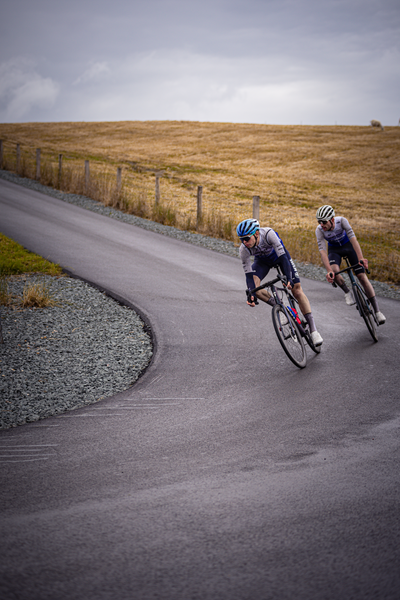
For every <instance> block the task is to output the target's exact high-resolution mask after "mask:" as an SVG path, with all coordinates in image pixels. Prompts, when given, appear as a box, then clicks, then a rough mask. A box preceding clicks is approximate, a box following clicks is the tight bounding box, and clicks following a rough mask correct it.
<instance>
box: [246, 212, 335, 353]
mask: <svg viewBox="0 0 400 600" xmlns="http://www.w3.org/2000/svg"><path fill="white" fill-rule="evenodd" d="M236 233H237V235H238V237H239V238H240V241H241V242H242V243H241V245H240V248H239V256H240V258H241V260H242V264H243V269H244V272H245V276H246V283H247V289H249V290H252V289H254V288H255V287H258V286H259V285H260V282H261V280H262V279H264V277H266V276H267V274H268V272H269V270H270V269H271V267H275V268H276V267H277V266H278V265H279V267H280V268H281V270H282V272H283V274H284V275H285V277H286V279H287V286H288V288H289V289H292V290H293V295H294V297H295V298H296V300H297V301H298V303H299V306H300V310H301V312H302V313H303V315H304V318H305V319H306V321H307V323H308V324H309V326H310V333H311V338H312V341H313V344H314V345H315V346H320V345H321V344H322V342H323V339H322V336H321V335H320V334H319V333H318V331H317V328H316V326H315V322H314V318H313V315H312V312H311V306H310V302H309V300H308V298H307V296H306V295H305V293H304V292H303V289H302V287H301V284H300V277H299V274H298V272H297V269H296V265H295V264H294V262H293V260H292V258H291V257H290V254H289V252H288V251H287V249H286V248H285V246H284V245H283V242H282V240H281V239H280V237H279V235H278V234H277V233H276V231H274V230H273V229H271V227H260V224H259V222H258V221H257V219H245V220H244V221H241V222H240V223H239V225H238V226H237V228H236ZM257 298H259V299H260V300H262V301H263V302H266V303H267V304H270V305H271V306H273V304H274V303H275V300H274V299H273V298H272V297H271V294H270V293H269V292H267V290H260V291H259V292H257ZM247 304H248V305H249V306H255V303H254V301H252V302H247Z"/></svg>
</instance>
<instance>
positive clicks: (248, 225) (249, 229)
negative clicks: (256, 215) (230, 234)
mask: <svg viewBox="0 0 400 600" xmlns="http://www.w3.org/2000/svg"><path fill="white" fill-rule="evenodd" d="M259 229H260V223H259V222H258V221H257V219H245V220H244V221H241V223H239V225H238V226H237V227H236V233H237V234H238V236H239V237H240V238H242V237H247V236H248V235H254V234H255V232H256V231H258V230H259Z"/></svg>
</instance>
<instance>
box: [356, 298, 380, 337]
mask: <svg viewBox="0 0 400 600" xmlns="http://www.w3.org/2000/svg"><path fill="white" fill-rule="evenodd" d="M353 293H354V297H355V299H356V304H357V308H358V312H359V313H360V316H361V317H362V318H363V319H364V321H365V324H366V326H367V329H368V331H369V332H370V334H371V337H372V339H373V340H374V342H377V341H378V334H377V332H376V323H375V319H374V316H373V314H372V312H371V311H372V309H371V308H370V307H369V305H368V304H367V301H366V299H365V296H364V294H363V292H362V291H361V290H360V289H359V288H358V286H354V288H353Z"/></svg>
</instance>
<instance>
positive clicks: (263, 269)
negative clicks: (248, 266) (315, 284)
mask: <svg viewBox="0 0 400 600" xmlns="http://www.w3.org/2000/svg"><path fill="white" fill-rule="evenodd" d="M286 257H287V259H288V261H289V265H290V270H291V273H292V276H291V279H292V281H293V285H294V284H295V283H300V277H299V274H298V272H297V269H296V265H295V264H294V262H293V259H292V258H291V256H290V254H289V252H288V251H287V250H286ZM278 261H279V259H278V258H277V257H276V254H275V253H274V258H272V259H269V260H268V257H265V258H263V257H262V256H256V258H255V260H254V262H253V265H252V267H253V271H255V274H256V275H257V277H258V278H259V279H260V281H262V280H263V279H264V277H266V276H267V275H268V273H269V271H270V269H271V268H274V267H275V268H276V267H277V266H278V264H279V262H278ZM281 271H282V272H283V270H282V269H281Z"/></svg>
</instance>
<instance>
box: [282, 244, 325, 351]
mask: <svg viewBox="0 0 400 600" xmlns="http://www.w3.org/2000/svg"><path fill="white" fill-rule="evenodd" d="M286 256H287V258H288V260H289V263H290V267H291V269H292V281H293V296H294V297H295V298H296V300H297V302H298V303H299V307H300V310H301V312H302V313H303V315H304V318H305V319H306V321H307V323H308V326H309V328H310V333H311V336H312V339H313V342H314V344H315V345H316V346H320V345H321V344H322V341H323V340H322V336H321V335H320V334H319V333H318V331H317V327H316V325H315V321H314V317H313V314H312V312H311V305H310V301H309V300H308V298H307V296H306V294H305V293H304V291H303V288H302V287H301V283H300V277H299V274H298V272H297V268H296V265H295V263H294V261H293V259H292V258H291V256H290V254H289V252H288V251H287V250H286Z"/></svg>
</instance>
